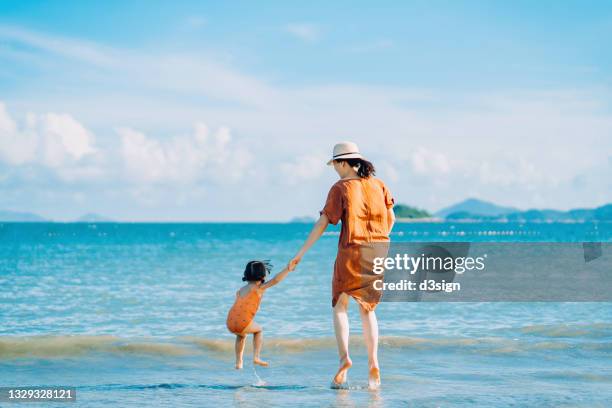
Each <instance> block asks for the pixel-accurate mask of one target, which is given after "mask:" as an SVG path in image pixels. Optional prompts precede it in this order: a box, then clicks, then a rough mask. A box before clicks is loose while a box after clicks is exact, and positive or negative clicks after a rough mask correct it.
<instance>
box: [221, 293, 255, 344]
mask: <svg viewBox="0 0 612 408" xmlns="http://www.w3.org/2000/svg"><path fill="white" fill-rule="evenodd" d="M262 295H263V291H262V290H259V288H257V287H253V288H252V289H251V291H250V292H249V293H247V294H246V295H244V296H242V297H241V296H240V291H238V292H236V301H235V302H234V305H233V306H232V308H231V309H230V311H229V313H228V314H227V322H226V325H227V328H228V330H229V331H231V332H232V333H234V334H242V332H243V331H244V330H245V329H246V328H247V327H248V326H249V324H251V322H252V321H253V319H254V318H255V314H256V313H257V310H258V309H259V304H260V303H261V297H262Z"/></svg>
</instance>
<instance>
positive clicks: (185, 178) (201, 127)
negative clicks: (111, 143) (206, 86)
mask: <svg viewBox="0 0 612 408" xmlns="http://www.w3.org/2000/svg"><path fill="white" fill-rule="evenodd" d="M117 132H118V133H119V135H120V137H121V148H120V154H121V157H122V162H123V165H124V167H125V171H126V174H127V176H128V177H129V179H130V180H131V181H132V182H136V183H144V184H151V183H178V184H182V185H185V184H186V185H189V184H194V183H198V182H201V181H203V180H207V181H212V182H216V183H222V182H232V181H234V182H235V181H238V180H240V179H242V178H243V177H244V176H245V175H246V173H247V169H248V166H249V165H250V163H251V161H252V155H251V153H250V152H249V151H248V150H247V149H246V148H244V147H242V146H240V145H239V144H238V143H234V142H233V141H232V136H231V132H230V130H229V129H228V128H227V127H221V128H219V129H218V130H217V131H216V132H215V133H214V134H212V135H211V134H210V132H209V129H208V127H207V126H206V125H205V124H203V123H197V124H196V125H195V127H194V132H193V134H192V135H190V136H181V137H174V138H172V139H170V140H168V141H162V140H158V139H153V138H150V137H147V136H146V135H145V134H144V133H142V132H139V131H136V130H133V129H130V128H120V129H118V130H117Z"/></svg>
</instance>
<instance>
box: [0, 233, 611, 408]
mask: <svg viewBox="0 0 612 408" xmlns="http://www.w3.org/2000/svg"><path fill="white" fill-rule="evenodd" d="M310 228H311V225H308V224H221V223H219V224H213V223H211V224H140V223H137V224H129V223H97V224H86V223H81V224H76V223H75V224H62V223H48V224H47V223H31V224H28V223H4V224H0V386H17V387H19V386H34V385H39V386H40V385H47V386H50V385H58V386H73V387H76V390H77V405H83V406H88V407H106V406H109V405H112V406H143V407H144V406H152V405H163V406H177V407H180V406H194V407H195V406H198V407H199V406H225V405H231V404H234V405H239V406H262V405H267V406H283V405H289V404H291V405H299V406H332V405H342V406H364V405H365V406H397V405H399V404H404V405H408V406H426V407H428V406H431V407H437V406H475V405H476V406H509V405H514V406H557V407H558V406H584V407H593V406H609V403H610V401H612V365H611V364H610V361H612V359H611V357H612V305H611V304H610V303H381V304H380V305H379V307H378V309H377V315H378V319H379V325H380V334H381V341H380V365H381V372H382V381H383V385H382V387H381V389H380V390H378V391H369V390H368V389H367V386H366V385H367V357H366V353H365V349H364V346H363V342H362V340H361V323H360V321H359V313H358V310H357V308H356V306H355V305H352V306H351V310H350V314H351V318H350V324H351V353H352V358H353V362H354V366H353V368H352V369H351V371H350V373H349V387H348V389H345V390H332V389H330V387H329V384H330V380H331V378H332V376H333V374H334V373H335V370H336V368H337V364H338V361H337V360H338V357H337V354H336V349H335V341H334V338H333V328H332V323H331V300H330V292H331V271H332V267H333V262H334V257H335V250H336V245H337V239H338V230H337V229H333V228H330V230H329V231H328V232H327V233H326V234H325V235H324V236H323V237H322V238H321V240H320V241H319V242H318V243H317V244H316V245H315V246H314V247H313V249H312V250H311V251H310V252H309V253H308V254H307V255H306V256H305V257H304V259H303V261H302V262H301V263H300V265H299V267H298V269H297V270H296V271H295V272H293V273H291V274H290V275H289V276H288V277H287V279H286V280H285V281H283V282H282V283H281V284H279V285H278V286H276V287H274V288H272V289H270V290H269V291H268V292H267V293H266V294H265V296H264V299H263V302H262V306H261V309H260V311H259V313H258V315H257V321H258V322H259V323H260V324H261V325H263V327H264V351H263V358H264V359H266V360H268V361H269V362H270V367H269V368H262V367H257V368H256V369H255V368H254V367H253V366H252V364H251V362H250V359H249V357H250V355H251V354H250V346H249V347H248V348H247V352H246V359H245V368H244V369H243V370H241V371H236V370H235V369H234V368H233V367H234V355H233V341H234V337H233V336H232V335H231V334H230V333H228V332H227V330H226V328H225V317H226V313H227V311H228V309H229V307H230V306H231V304H232V302H233V300H234V296H235V292H236V290H237V289H238V288H239V287H240V286H241V284H242V282H241V277H242V271H243V268H244V265H245V264H246V262H247V261H249V260H251V259H270V260H271V261H272V263H273V264H274V265H275V268H274V269H275V271H278V270H280V269H281V268H282V266H283V265H284V264H285V263H286V262H287V261H288V260H289V259H290V258H291V257H292V255H293V254H294V253H295V252H296V251H297V250H298V248H299V246H300V245H301V243H302V242H303V241H304V239H305V238H306V236H307V234H308V232H309V229H310ZM392 239H393V240H394V241H495V242H499V241H529V242H532V241H545V242H552V241H554V242H565V241H568V242H570V241H571V242H581V241H602V242H611V241H612V224H601V223H600V224H494V223H464V224H460V223H455V224H449V223H435V224H397V225H396V226H395V228H394V232H393V235H392ZM611 272H612V271H611ZM273 273H274V272H273ZM249 342H250V339H249ZM36 405H37V404H33V405H28V406H36ZM55 405H56V406H65V405H64V404H55ZM40 406H44V407H49V406H54V404H51V403H41V404H40Z"/></svg>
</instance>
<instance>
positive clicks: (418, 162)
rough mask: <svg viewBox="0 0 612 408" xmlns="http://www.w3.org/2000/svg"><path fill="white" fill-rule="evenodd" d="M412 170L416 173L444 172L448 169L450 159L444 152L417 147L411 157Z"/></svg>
mask: <svg viewBox="0 0 612 408" xmlns="http://www.w3.org/2000/svg"><path fill="white" fill-rule="evenodd" d="M411 165H412V170H413V171H414V172H415V173H417V174H421V175H423V174H446V173H448V172H449V171H450V161H449V159H448V157H447V156H446V154H444V153H441V152H435V151H431V150H429V149H426V148H424V147H419V148H417V149H416V150H415V151H414V152H413V153H412V157H411Z"/></svg>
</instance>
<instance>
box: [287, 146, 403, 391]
mask: <svg viewBox="0 0 612 408" xmlns="http://www.w3.org/2000/svg"><path fill="white" fill-rule="evenodd" d="M327 164H328V165H333V166H334V169H335V170H336V172H337V173H338V175H339V176H340V180H339V181H338V182H336V183H335V184H334V185H333V186H332V188H331V189H330V191H329V194H328V196H327V201H326V203H325V207H324V208H323V210H322V211H321V216H320V218H319V220H318V221H317V222H316V224H315V225H314V227H313V228H312V231H311V232H310V234H309V236H308V238H307V239H306V241H305V242H304V245H303V246H302V248H301V249H300V250H299V252H298V253H297V254H296V255H295V257H294V258H293V260H292V261H291V263H290V264H291V266H292V267H295V266H296V265H297V264H298V263H299V262H300V260H301V259H302V257H303V256H304V254H305V253H306V251H308V249H310V247H311V246H312V245H313V244H314V243H315V242H316V241H317V240H318V239H319V237H321V235H322V234H323V232H324V231H325V229H326V228H327V225H328V224H330V223H331V224H334V225H336V224H337V223H338V221H342V230H341V233H340V238H339V241H338V254H337V256H336V262H335V264H334V276H333V280H332V307H333V317H334V331H335V334H336V341H337V343H338V354H339V356H340V368H339V369H338V372H337V373H336V375H335V376H334V379H333V382H332V386H333V387H340V386H342V384H344V383H346V378H347V372H348V369H349V368H350V367H351V365H352V362H351V359H350V357H349V350H348V344H349V320H348V314H347V310H348V301H349V296H351V297H353V299H355V300H356V301H357V303H358V304H359V311H360V314H361V321H362V323H363V335H364V339H365V343H366V346H367V349H368V365H369V377H368V384H369V386H370V387H371V388H376V387H378V386H379V385H380V370H379V366H378V323H377V321H376V314H375V313H374V309H375V308H376V305H377V304H378V302H379V300H380V292H378V291H375V290H373V282H374V280H376V279H377V277H376V276H375V275H373V273H372V271H371V267H370V268H367V267H366V268H364V267H363V266H364V258H368V256H371V254H372V251H367V250H366V249H367V248H370V249H371V248H372V246H374V247H377V244H376V243H386V244H383V245H378V247H379V249H380V248H382V249H384V250H385V254H383V256H385V255H386V245H388V242H389V232H390V231H391V228H392V227H393V223H394V221H395V216H394V214H393V198H391V194H390V193H389V191H388V190H387V188H386V186H385V184H384V183H383V182H382V181H381V180H379V179H377V178H374V177H373V176H374V171H375V169H374V166H373V165H372V163H370V162H369V161H367V160H366V159H365V158H364V157H363V156H362V155H361V153H359V148H358V147H357V145H356V144H355V143H351V142H342V143H339V144H337V145H336V146H334V151H333V157H332V159H331V160H330V161H329V162H328V163H327ZM371 244H373V245H371ZM366 253H368V254H370V255H366ZM370 261H371V258H370ZM365 263H366V264H368V261H367V259H365ZM370 265H371V262H370ZM368 269H369V270H368Z"/></svg>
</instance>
